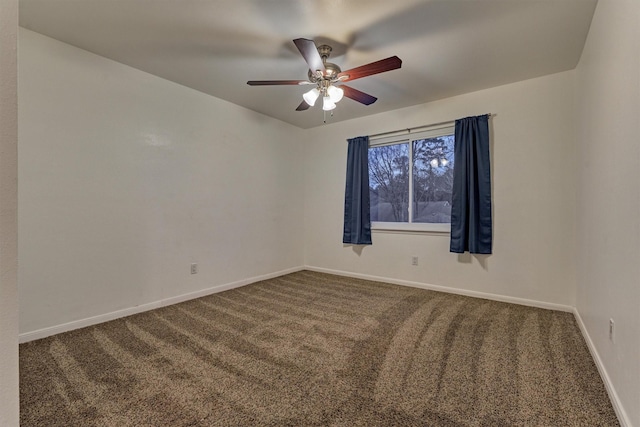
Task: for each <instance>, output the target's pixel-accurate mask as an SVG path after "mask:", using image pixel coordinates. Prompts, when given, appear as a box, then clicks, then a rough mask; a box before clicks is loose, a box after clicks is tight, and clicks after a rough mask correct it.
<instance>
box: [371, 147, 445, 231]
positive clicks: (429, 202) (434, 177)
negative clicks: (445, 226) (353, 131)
mask: <svg viewBox="0 0 640 427" xmlns="http://www.w3.org/2000/svg"><path fill="white" fill-rule="evenodd" d="M454 143H455V137H454V135H443V136H437V137H432V138H424V139H415V140H412V141H407V142H401V143H397V144H392V145H380V146H373V147H370V148H369V191H370V203H371V221H374V222H409V207H411V222H414V223H450V222H451V190H452V188H453V155H454ZM409 147H411V153H409ZM410 183H411V184H412V185H411V187H412V194H409V191H410V186H409V184H410Z"/></svg>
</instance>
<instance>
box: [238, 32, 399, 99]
mask: <svg viewBox="0 0 640 427" xmlns="http://www.w3.org/2000/svg"><path fill="white" fill-rule="evenodd" d="M293 43H294V44H295V45H296V47H297V48H298V50H299V51H300V53H301V54H302V57H303V58H304V60H305V61H306V62H307V64H308V65H309V72H308V76H309V80H250V81H248V82H247V84H248V85H249V86H272V85H315V87H314V88H313V89H311V90H310V91H308V92H306V93H305V94H304V95H303V96H302V98H303V101H302V102H301V103H300V105H298V108H296V111H304V110H306V109H308V108H309V107H311V106H313V105H314V104H315V102H316V100H317V99H318V98H319V97H320V96H321V95H322V109H323V110H324V111H330V110H333V109H334V108H336V102H338V101H340V100H341V99H342V97H343V96H346V97H347V98H351V99H353V100H354V101H358V102H360V103H361V104H364V105H371V104H373V103H374V102H376V101H377V100H378V98H376V97H375V96H371V95H369V94H368V93H364V92H361V91H359V90H357V89H354V88H352V87H351V86H347V85H345V84H343V83H344V82H348V81H351V80H355V79H359V78H362V77H367V76H371V75H373V74H378V73H384V72H386V71H391V70H395V69H397V68H400V67H401V66H402V60H401V59H400V58H398V57H397V56H392V57H389V58H386V59H382V60H380V61H376V62H372V63H370V64H366V65H362V66H360V67H356V68H352V69H350V70H347V71H342V70H341V69H340V67H338V66H337V65H336V64H332V63H331V62H327V59H328V58H329V55H330V54H331V50H332V49H331V46H328V45H321V46H318V47H316V45H315V43H314V41H313V40H308V39H302V38H301V39H295V40H294V41H293Z"/></svg>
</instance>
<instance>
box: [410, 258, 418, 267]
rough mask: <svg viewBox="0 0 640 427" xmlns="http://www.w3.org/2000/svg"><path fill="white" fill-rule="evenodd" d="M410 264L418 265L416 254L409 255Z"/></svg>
mask: <svg viewBox="0 0 640 427" xmlns="http://www.w3.org/2000/svg"><path fill="white" fill-rule="evenodd" d="M411 265H418V257H417V256H414V257H411Z"/></svg>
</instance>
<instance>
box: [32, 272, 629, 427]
mask: <svg viewBox="0 0 640 427" xmlns="http://www.w3.org/2000/svg"><path fill="white" fill-rule="evenodd" d="M20 397H21V421H22V424H21V425H22V426H23V427H27V426H46V427H52V426H118V427H120V426H616V425H618V423H617V420H616V417H615V414H614V412H613V409H612V407H611V403H610V402H609V399H608V397H607V394H606V392H605V389H604V386H603V383H602V381H601V379H600V377H599V375H598V372H597V370H596V367H595V365H594V363H593V360H592V359H591V357H590V355H589V351H588V349H587V347H586V345H585V343H584V340H583V339H582V337H581V335H580V332H579V330H578V327H577V325H576V322H575V320H574V318H573V316H572V315H571V314H569V313H562V312H555V311H549V310H542V309H536V308H529V307H524V306H518V305H512V304H506V303H499V302H493V301H487V300H482V299H475V298H468V297H462V296H456V295H449V294H444V293H438V292H431V291H425V290H420V289H414V288H409V287H402V286H395V285H390V284H381V283H377V282H368V281H364V280H356V279H349V278H344V277H339V276H332V275H327V274H320V273H314V272H308V271H303V272H299V273H294V274H290V275H287V276H283V277H279V278H276V279H272V280H267V281H263V282H259V283H256V284H253V285H249V286H245V287H242V288H238V289H235V290H231V291H227V292H223V293H219V294H215V295H211V296H208V297H204V298H200V299H197V300H193V301H189V302H186V303H182V304H178V305H174V306H171V307H166V308H162V309H158V310H154V311H151V312H147V313H142V314H139V315H135V316H131V317H127V318H124V319H120V320H115V321H112V322H108V323H104V324H101V325H98V326H93V327H89V328H85V329H81V330H77V331H73V332H68V333H65V334H60V335H57V336H54V337H50V338H46V339H42V340H39V341H34V342H30V343H26V344H23V345H21V346H20Z"/></svg>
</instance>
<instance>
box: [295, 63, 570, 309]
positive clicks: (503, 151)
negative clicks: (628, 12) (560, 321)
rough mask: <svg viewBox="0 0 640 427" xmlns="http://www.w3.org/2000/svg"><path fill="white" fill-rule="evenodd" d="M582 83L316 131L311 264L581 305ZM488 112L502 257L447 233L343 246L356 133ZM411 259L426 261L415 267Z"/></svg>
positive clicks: (516, 88) (452, 101)
mask: <svg viewBox="0 0 640 427" xmlns="http://www.w3.org/2000/svg"><path fill="white" fill-rule="evenodd" d="M573 83H574V75H573V72H572V71H569V72H565V73H560V74H555V75H551V76H547V77H542V78H538V79H533V80H527V81H523V82H519V83H515V84H510V85H506V86H501V87H497V88H493V89H489V90H484V91H480V92H475V93H470V94H467V95H462V96H458V97H455V98H449V99H446V100H442V101H437V102H432V103H428V104H423V105H420V106H416V107H411V108H406V109H402V110H396V111H393V112H389V113H383V114H379V115H375V116H370V117H367V118H362V119H356V120H351V121H346V122H340V123H336V124H331V125H327V126H323V127H320V128H315V129H313V130H311V131H310V132H309V137H308V142H307V144H306V145H305V148H306V154H305V159H306V163H305V171H306V188H307V191H306V198H305V221H306V224H307V226H306V235H305V245H306V246H305V252H306V258H305V263H306V264H307V265H309V266H312V267H316V268H322V269H328V270H335V271H341V272H348V273H351V274H366V275H372V276H377V277H384V278H392V279H396V280H397V279H399V280H404V281H411V282H418V283H422V284H430V285H439V286H446V287H449V288H452V289H455V290H464V291H470V292H482V293H491V294H498V295H502V296H507V297H512V298H522V299H527V300H533V301H537V302H543V303H551V304H560V305H564V306H573V305H574V296H575V286H574V285H575V259H574V249H575V246H574V241H575V227H574V219H575V214H576V211H575V196H574V195H575V188H576V187H575V164H574V156H573V154H574V139H573V135H574V134H573V132H574V129H573V103H572V99H573V86H574V85H573ZM343 102H351V101H350V100H345V101H343ZM363 108H366V107H363ZM335 111H336V114H339V108H338V109H336V110H335ZM484 113H496V114H497V116H496V117H493V118H492V119H491V120H490V123H491V125H490V126H491V127H490V131H491V134H492V147H491V150H492V175H493V202H494V253H493V255H491V256H488V257H486V256H480V257H471V256H469V255H468V254H466V255H463V256H458V255H456V254H452V253H450V252H449V236H448V234H447V235H410V234H388V233H380V232H374V234H373V245H372V246H370V247H365V248H364V249H363V250H362V252H361V253H358V252H357V251H355V250H354V248H353V247H351V246H345V245H343V244H342V218H343V210H344V185H345V184H344V183H345V169H346V153H347V143H346V141H345V140H346V139H347V138H350V137H354V136H358V135H369V134H375V133H379V132H385V131H391V130H395V129H401V128H407V127H414V126H420V125H427V124H429V123H437V122H441V121H446V120H451V119H457V118H461V117H465V116H469V115H477V114H484ZM412 256H418V257H419V266H417V267H414V266H412V265H411V257H412Z"/></svg>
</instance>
